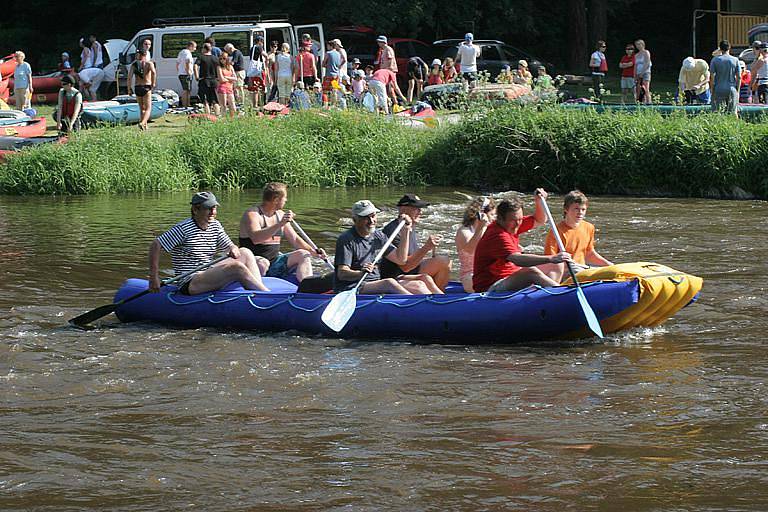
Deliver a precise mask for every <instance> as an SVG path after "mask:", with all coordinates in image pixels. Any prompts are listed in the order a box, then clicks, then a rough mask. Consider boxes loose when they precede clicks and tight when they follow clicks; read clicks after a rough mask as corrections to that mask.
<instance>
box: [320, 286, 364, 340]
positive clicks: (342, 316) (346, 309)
mask: <svg viewBox="0 0 768 512" xmlns="http://www.w3.org/2000/svg"><path fill="white" fill-rule="evenodd" d="M355 306H357V289H353V290H347V291H346V292H341V293H338V294H336V296H335V297H334V298H333V299H331V302H329V303H328V305H327V306H326V307H325V311H323V314H322V316H321V317H320V318H321V319H322V320H323V323H324V324H325V325H327V326H328V327H329V328H331V329H333V330H334V331H336V332H341V330H342V329H343V328H344V326H345V325H347V322H349V319H350V318H351V317H352V314H353V313H354V312H355Z"/></svg>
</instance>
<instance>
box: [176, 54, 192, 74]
mask: <svg viewBox="0 0 768 512" xmlns="http://www.w3.org/2000/svg"><path fill="white" fill-rule="evenodd" d="M194 65H195V58H194V57H193V56H192V52H191V51H189V48H184V49H183V50H181V51H180V52H179V56H178V57H176V71H177V72H178V74H179V75H186V76H192V75H193V74H194V71H193V66H194Z"/></svg>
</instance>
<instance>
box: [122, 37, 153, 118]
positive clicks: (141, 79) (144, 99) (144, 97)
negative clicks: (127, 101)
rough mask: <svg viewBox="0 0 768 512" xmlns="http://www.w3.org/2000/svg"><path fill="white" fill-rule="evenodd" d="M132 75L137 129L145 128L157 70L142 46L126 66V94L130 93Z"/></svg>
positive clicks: (150, 110) (150, 109)
mask: <svg viewBox="0 0 768 512" xmlns="http://www.w3.org/2000/svg"><path fill="white" fill-rule="evenodd" d="M132 77H135V80H136V85H135V86H134V87H133V91H135V92H136V102H137V103H138V104H139V130H146V129H147V122H149V116H150V114H151V113H152V89H153V88H154V87H155V86H157V72H156V71H155V64H154V63H153V62H151V61H150V60H149V59H148V58H147V50H145V49H144V48H141V49H139V50H138V51H137V52H136V60H135V61H134V62H133V63H132V64H131V65H130V66H129V67H128V94H132V92H131V78H132Z"/></svg>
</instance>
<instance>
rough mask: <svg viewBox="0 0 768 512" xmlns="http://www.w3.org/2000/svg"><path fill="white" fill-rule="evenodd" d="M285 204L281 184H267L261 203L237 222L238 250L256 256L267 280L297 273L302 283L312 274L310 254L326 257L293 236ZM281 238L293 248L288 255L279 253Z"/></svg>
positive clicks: (284, 187) (291, 217)
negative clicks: (238, 232)
mask: <svg viewBox="0 0 768 512" xmlns="http://www.w3.org/2000/svg"><path fill="white" fill-rule="evenodd" d="M287 201H288V189H287V187H286V186H285V184H283V183H267V185H266V186H265V187H264V191H263V193H262V199H261V204H260V205H258V206H255V207H253V208H249V209H248V210H246V211H245V213H244V214H243V217H242V219H241V220H240V240H239V245H240V247H245V248H248V249H250V250H251V251H252V252H253V254H254V255H255V256H256V261H257V262H258V265H259V270H260V271H261V274H262V275H264V276H268V277H280V278H284V277H286V276H287V275H288V274H290V273H291V271H292V270H294V269H295V270H296V280H297V281H298V282H301V281H302V280H304V278H306V277H310V276H311V275H312V255H313V254H315V255H317V256H318V257H320V258H323V259H325V258H327V256H326V254H325V251H324V250H322V249H320V248H318V249H317V252H315V251H314V250H313V249H312V246H310V245H309V244H308V243H307V242H305V241H304V240H303V239H302V238H301V237H300V236H299V235H297V234H296V231H294V229H293V227H292V226H291V221H292V220H293V219H294V215H293V212H292V211H291V210H286V211H284V210H283V208H284V207H285V203H286V202H287ZM283 237H285V238H286V239H287V240H288V243H290V244H291V246H292V247H293V248H294V249H296V250H295V251H292V252H289V253H285V254H283V253H281V252H280V242H281V241H282V239H283Z"/></svg>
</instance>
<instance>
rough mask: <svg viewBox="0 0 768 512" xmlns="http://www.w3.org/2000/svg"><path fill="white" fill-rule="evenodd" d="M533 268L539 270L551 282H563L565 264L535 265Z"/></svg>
mask: <svg viewBox="0 0 768 512" xmlns="http://www.w3.org/2000/svg"><path fill="white" fill-rule="evenodd" d="M535 268H538V269H539V270H541V271H542V272H543V273H544V275H545V276H547V277H548V278H550V279H551V280H552V281H555V282H556V283H559V282H560V281H562V280H563V275H564V273H565V263H544V264H543V265H536V267H535Z"/></svg>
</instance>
